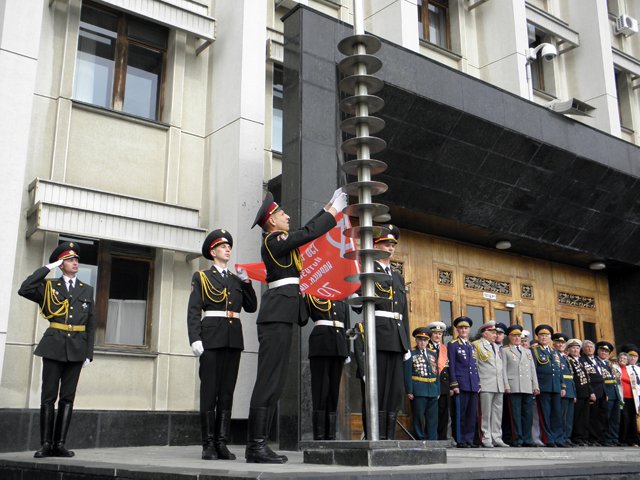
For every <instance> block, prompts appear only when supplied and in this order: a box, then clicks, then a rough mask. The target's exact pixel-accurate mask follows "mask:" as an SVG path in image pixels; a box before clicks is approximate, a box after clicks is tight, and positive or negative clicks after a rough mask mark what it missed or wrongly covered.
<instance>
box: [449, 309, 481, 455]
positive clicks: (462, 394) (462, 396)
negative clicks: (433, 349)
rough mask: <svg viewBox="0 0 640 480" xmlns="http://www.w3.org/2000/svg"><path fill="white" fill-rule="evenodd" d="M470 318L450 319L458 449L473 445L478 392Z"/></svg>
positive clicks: (478, 385)
mask: <svg viewBox="0 0 640 480" xmlns="http://www.w3.org/2000/svg"><path fill="white" fill-rule="evenodd" d="M472 325H473V321H472V320H471V319H470V318H469V317H458V318H456V319H455V320H454V321H453V326H454V327H455V329H456V332H457V334H458V338H456V339H455V340H452V341H451V342H449V345H447V353H448V355H449V375H450V376H451V384H450V395H452V396H454V398H455V405H456V408H455V417H456V421H455V423H456V424H455V425H454V426H453V428H454V431H455V439H456V443H457V446H458V448H470V447H473V446H474V444H473V437H474V434H475V429H476V415H477V412H478V392H479V391H480V377H479V375H478V366H477V364H476V360H475V358H474V357H473V346H472V345H471V343H470V342H469V332H470V329H471V326H472Z"/></svg>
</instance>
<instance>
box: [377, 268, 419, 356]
mask: <svg viewBox="0 0 640 480" xmlns="http://www.w3.org/2000/svg"><path fill="white" fill-rule="evenodd" d="M373 265H374V271H375V272H378V273H384V268H383V266H382V265H381V264H380V263H378V262H374V263H373ZM387 277H388V278H386V279H384V280H378V281H376V282H375V292H376V296H378V297H381V298H385V299H387V300H386V301H383V302H380V303H376V306H375V309H376V311H381V310H383V311H386V312H393V313H399V314H401V315H402V319H394V318H388V317H381V316H378V315H376V349H377V350H379V351H388V352H408V351H409V349H410V348H411V344H410V342H409V338H410V337H409V308H408V305H407V290H406V287H405V284H404V278H402V275H400V274H399V273H398V272H396V271H395V270H393V269H391V275H387Z"/></svg>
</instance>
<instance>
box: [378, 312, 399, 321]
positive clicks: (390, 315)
mask: <svg viewBox="0 0 640 480" xmlns="http://www.w3.org/2000/svg"><path fill="white" fill-rule="evenodd" d="M374 313H375V316H376V317H387V318H393V319H394V320H402V314H401V313H397V312H387V311H385V310H376V311H375V312H374Z"/></svg>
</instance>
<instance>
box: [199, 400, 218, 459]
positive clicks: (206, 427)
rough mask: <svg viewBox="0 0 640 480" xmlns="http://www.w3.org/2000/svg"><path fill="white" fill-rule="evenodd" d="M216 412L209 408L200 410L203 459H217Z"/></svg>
mask: <svg viewBox="0 0 640 480" xmlns="http://www.w3.org/2000/svg"><path fill="white" fill-rule="evenodd" d="M215 418H216V412H214V411H213V410H209V411H207V412H200V431H201V432H202V460H217V459H218V453H217V452H216V446H215V443H214V442H215V435H214V429H213V428H214V424H215Z"/></svg>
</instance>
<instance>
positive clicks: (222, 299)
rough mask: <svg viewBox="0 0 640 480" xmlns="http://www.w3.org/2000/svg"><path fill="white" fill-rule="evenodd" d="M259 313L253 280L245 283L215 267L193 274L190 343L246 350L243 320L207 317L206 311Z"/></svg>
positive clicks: (206, 346) (188, 321) (208, 347)
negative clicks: (204, 314) (203, 314)
mask: <svg viewBox="0 0 640 480" xmlns="http://www.w3.org/2000/svg"><path fill="white" fill-rule="evenodd" d="M243 308H244V310H245V312H249V313H251V312H255V311H256V309H257V308H258V300H257V298H256V292H255V290H254V289H253V285H251V282H243V281H242V280H240V279H239V278H238V277H237V276H236V275H234V274H233V273H231V272H229V274H228V276H227V277H226V278H224V277H223V276H222V275H221V274H220V272H219V271H218V269H217V268H216V267H215V266H212V267H211V268H210V269H209V270H203V271H201V272H196V273H194V274H193V278H192V279H191V294H190V295H189V305H188V307H187V330H188V332H189V343H193V342H195V341H197V340H201V341H202V346H203V347H204V348H205V349H213V348H235V349H239V350H242V349H244V339H243V336H242V323H241V321H240V319H239V318H228V317H203V316H202V312H203V311H205V312H206V311H218V312H227V311H229V312H235V313H240V310H241V309H243Z"/></svg>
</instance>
